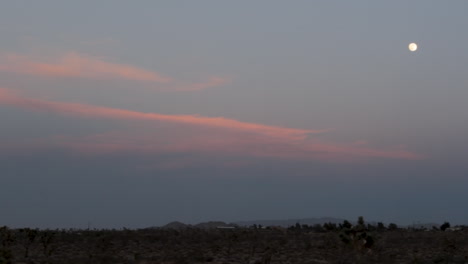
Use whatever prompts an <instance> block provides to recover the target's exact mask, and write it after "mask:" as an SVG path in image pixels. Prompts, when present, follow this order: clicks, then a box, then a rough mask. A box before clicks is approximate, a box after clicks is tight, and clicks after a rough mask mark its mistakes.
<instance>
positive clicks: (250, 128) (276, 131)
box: [0, 89, 324, 139]
mask: <svg viewBox="0 0 468 264" xmlns="http://www.w3.org/2000/svg"><path fill="white" fill-rule="evenodd" d="M0 103H2V104H9V105H12V106H17V107H22V108H28V109H33V110H36V111H49V112H55V113H57V114H62V115H71V116H79V117H86V118H105V119H120V120H148V121H159V122H172V123H181V124H190V125H197V126H207V127H217V128H223V129H230V130H237V131H244V132H251V133H257V134H263V135H267V136H272V137H285V138H289V139H304V138H305V137H307V135H308V134H311V133H323V132H324V131H323V130H305V129H295V128H284V127H277V126H268V125H263V124H257V123H248V122H242V121H238V120H234V119H228V118H224V117H204V116H199V115H164V114H158V113H144V112H138V111H130V110H125V109H118V108H110V107H101V106H93V105H87V104H78V103H65V102H53V101H47V100H41V99H33V98H27V97H22V96H18V95H16V94H15V93H14V92H12V91H11V90H8V89H0Z"/></svg>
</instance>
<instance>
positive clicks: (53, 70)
mask: <svg viewBox="0 0 468 264" xmlns="http://www.w3.org/2000/svg"><path fill="white" fill-rule="evenodd" d="M0 70H1V71H5V72H13V73H21V74H29V75H38V76H52V77H80V78H103V79H115V78H117V79H124V80H133V81H147V82H157V83H168V82H171V81H172V79H171V78H169V77H165V76H163V75H161V74H159V73H157V72H153V71H148V70H145V69H141V68H138V67H135V66H131V65H127V64H118V63H110V62H105V61H103V60H100V59H98V58H95V57H91V56H85V55H81V54H78V53H75V52H71V53H68V54H66V55H64V56H62V57H61V58H58V59H56V60H54V61H52V62H51V61H49V62H43V61H39V60H34V59H31V58H30V57H27V56H21V55H17V54H7V55H5V56H4V58H3V59H2V63H1V64H0Z"/></svg>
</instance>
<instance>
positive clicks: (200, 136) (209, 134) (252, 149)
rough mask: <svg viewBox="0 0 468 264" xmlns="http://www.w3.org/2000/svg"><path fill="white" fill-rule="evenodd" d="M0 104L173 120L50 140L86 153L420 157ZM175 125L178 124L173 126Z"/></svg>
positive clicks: (299, 135) (4, 98)
mask: <svg viewBox="0 0 468 264" xmlns="http://www.w3.org/2000/svg"><path fill="white" fill-rule="evenodd" d="M0 104H7V105H11V106H15V107H20V108H27V109H32V110H35V111H48V112H53V113H56V114H60V115H68V116H75V117H81V118H101V119H118V120H124V121H125V120H142V121H148V122H150V124H151V123H153V124H158V123H161V122H163V123H168V124H172V125H173V126H174V127H172V130H171V131H178V132H177V133H166V134H163V133H160V132H159V131H158V130H157V129H155V130H154V131H152V130H150V131H148V129H144V131H141V130H138V129H137V130H135V131H132V132H113V133H105V134H100V135H92V136H87V137H79V138H76V137H62V138H54V139H53V141H54V142H55V144H59V145H61V146H66V147H67V148H71V149H74V150H77V151H80V152H85V153H101V154H102V153H109V152H128V151H130V152H132V151H136V152H143V153H146V152H148V153H167V152H171V153H172V152H176V153H219V154H222V155H244V156H245V155H247V156H255V157H270V158H280V159H302V160H311V159H321V160H332V161H343V160H354V159H363V158H364V159H367V158H393V159H407V160H414V159H421V158H422V156H421V155H419V154H416V153H413V152H411V151H408V150H406V148H405V147H404V146H398V147H393V148H387V149H376V148H373V147H371V146H369V145H368V144H367V143H365V142H357V143H356V142H355V143H349V144H343V143H335V142H329V141H324V140H320V139H317V138H315V137H314V136H313V134H315V133H323V132H326V130H307V129H296V128H285V127H277V126H268V125H264V124H257V123H249V122H242V121H238V120H233V119H228V118H224V117H204V116H196V115H164V114H158V113H143V112H137V111H130V110H124V109H117V108H109V107H100V106H92V105H85V104H77V103H66V102H52V101H46V100H40V99H33V98H27V97H22V96H18V95H16V94H14V93H13V92H11V91H10V90H7V89H0ZM177 126H183V127H182V128H181V127H177Z"/></svg>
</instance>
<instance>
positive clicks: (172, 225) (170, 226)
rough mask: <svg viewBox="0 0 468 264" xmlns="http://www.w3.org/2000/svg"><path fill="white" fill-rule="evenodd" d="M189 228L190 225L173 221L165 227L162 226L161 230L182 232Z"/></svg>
mask: <svg viewBox="0 0 468 264" xmlns="http://www.w3.org/2000/svg"><path fill="white" fill-rule="evenodd" d="M189 227H190V225H186V224H184V223H181V222H178V221H174V222H170V223H169V224H166V225H164V226H162V227H161V228H162V229H175V230H184V229H187V228H189Z"/></svg>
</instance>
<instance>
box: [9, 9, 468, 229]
mask: <svg viewBox="0 0 468 264" xmlns="http://www.w3.org/2000/svg"><path fill="white" fill-rule="evenodd" d="M467 10H468V1H466V0H451V1H435V0H424V1H423V0H421V1H403V0H401V1H400V0H397V1H372V0H368V1H329V0H319V1H305V0H304V1H300V0H298V1H279V0H258V1H219V0H200V1H182V0H180V1H179V0H176V1H172V0H171V1H143V0H142V1H123V0H122V1H111V0H108V1H58V0H57V1H52V0H50V1H49V0H47V1H46V0H45V1H19V0H18V1H5V2H4V3H2V5H1V8H0V34H1V36H2V37H1V40H2V41H1V46H0V121H1V125H0V210H1V218H0V226H2V225H8V226H10V227H26V226H28V227H41V228H68V227H75V228H85V227H87V225H88V223H89V222H90V223H92V226H93V227H96V228H120V227H129V228H141V227H148V226H157V225H163V224H166V223H168V222H170V221H174V220H177V221H181V222H184V223H192V224H193V223H198V222H202V221H210V220H221V221H226V222H231V221H239V220H255V219H288V218H306V217H337V218H346V219H349V220H355V219H357V217H358V216H361V215H362V216H364V217H365V218H366V219H368V220H375V221H383V222H386V223H389V222H396V223H399V224H411V223H413V222H418V221H419V222H436V223H441V222H443V221H450V222H451V223H453V224H468V211H467V210H466V207H467V206H466V201H468V191H467V190H468V162H467V159H468V137H467V135H468V103H467V99H468V49H467V47H468V34H467V29H468V16H467V15H466V11H467ZM411 42H415V43H417V44H418V49H417V51H414V52H411V51H409V50H408V44H410V43H411Z"/></svg>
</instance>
